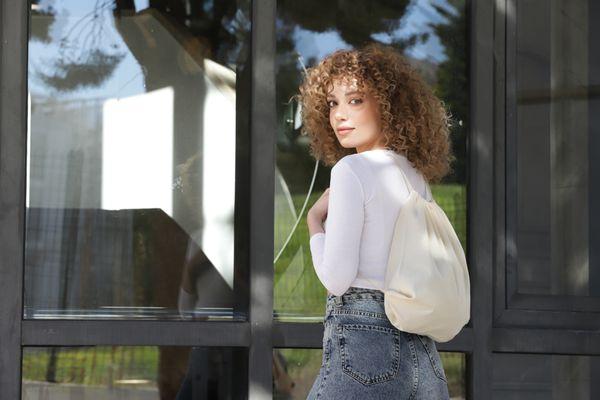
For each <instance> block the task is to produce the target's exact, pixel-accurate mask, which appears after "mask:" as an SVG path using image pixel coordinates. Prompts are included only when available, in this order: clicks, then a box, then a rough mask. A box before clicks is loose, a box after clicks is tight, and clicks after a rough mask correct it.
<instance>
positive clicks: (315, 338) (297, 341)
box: [273, 322, 473, 353]
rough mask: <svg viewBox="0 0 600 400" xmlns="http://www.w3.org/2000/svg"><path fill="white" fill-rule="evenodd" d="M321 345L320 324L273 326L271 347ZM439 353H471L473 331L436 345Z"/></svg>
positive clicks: (289, 323) (309, 346)
mask: <svg viewBox="0 0 600 400" xmlns="http://www.w3.org/2000/svg"><path fill="white" fill-rule="evenodd" d="M322 345H323V324H322V323H292V322H276V323H274V324H273V347H276V348H307V349H316V348H321V346H322ZM436 347H437V349H438V350H439V351H456V352H460V353H471V352H472V349H473V330H472V329H471V328H463V330H462V331H461V332H460V333H459V334H458V335H457V336H456V337H455V338H454V339H452V340H451V341H449V342H446V343H436Z"/></svg>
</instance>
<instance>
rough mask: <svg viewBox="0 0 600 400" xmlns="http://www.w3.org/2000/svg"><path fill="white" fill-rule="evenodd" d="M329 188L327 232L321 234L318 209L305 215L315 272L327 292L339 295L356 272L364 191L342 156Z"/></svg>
mask: <svg viewBox="0 0 600 400" xmlns="http://www.w3.org/2000/svg"><path fill="white" fill-rule="evenodd" d="M329 189H330V190H329V201H328V208H327V232H326V233H324V230H323V228H322V226H321V222H322V220H319V214H318V212H317V215H313V216H309V217H307V223H308V228H309V232H311V236H310V249H311V254H312V260H313V266H314V268H315V272H316V273H317V276H318V277H319V280H320V281H321V283H322V284H323V286H325V288H327V290H328V291H329V292H331V293H332V294H334V295H336V296H341V295H342V294H344V293H345V292H346V290H348V288H349V287H350V285H351V284H352V282H353V281H354V279H355V278H356V274H357V272H358V264H359V250H360V242H361V236H362V229H363V223H364V192H363V188H362V184H361V182H360V180H359V179H358V177H357V176H356V174H355V173H354V172H353V171H352V168H351V167H350V165H349V164H348V162H347V160H344V159H342V160H340V161H339V162H338V163H337V164H336V165H335V166H334V167H333V168H332V169H331V179H330V187H329ZM311 210H312V209H311Z"/></svg>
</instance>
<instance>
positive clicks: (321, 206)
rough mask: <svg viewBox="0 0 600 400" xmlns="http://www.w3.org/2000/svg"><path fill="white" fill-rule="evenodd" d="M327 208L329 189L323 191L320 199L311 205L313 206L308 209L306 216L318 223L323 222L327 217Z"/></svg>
mask: <svg viewBox="0 0 600 400" xmlns="http://www.w3.org/2000/svg"><path fill="white" fill-rule="evenodd" d="M328 207H329V188H327V189H325V191H324V192H323V194H322V195H321V197H319V199H318V200H317V201H315V204H313V206H312V207H311V208H310V210H308V214H307V216H308V217H309V218H310V217H312V218H315V219H317V220H319V222H323V220H324V219H325V217H327V210H328Z"/></svg>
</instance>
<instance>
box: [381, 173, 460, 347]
mask: <svg viewBox="0 0 600 400" xmlns="http://www.w3.org/2000/svg"><path fill="white" fill-rule="evenodd" d="M399 168H400V171H401V173H402V178H403V179H404V182H405V183H406V186H407V187H408V189H409V191H410V195H409V197H408V201H407V202H406V203H405V204H404V205H403V206H402V208H401V209H400V213H399V215H398V218H397V220H396V225H395V229H394V236H393V239H392V245H391V248H390V255H389V258H388V264H387V270H386V276H385V287H384V296H385V313H386V315H387V316H388V318H389V320H390V321H391V322H392V324H393V325H394V326H395V327H396V328H398V329H400V330H402V331H405V332H410V333H416V334H419V335H424V336H429V337H431V338H432V339H433V340H435V341H437V342H447V341H449V340H451V339H452V338H453V337H454V336H456V335H457V334H458V332H460V330H461V329H462V327H463V326H464V325H465V324H466V323H467V322H468V321H469V319H470V306H471V304H470V303H471V299H470V284H469V273H468V269H467V262H466V259H465V253H464V250H463V248H462V246H461V244H460V241H459V240H458V236H457V235H456V232H455V231H454V228H453V226H452V224H451V223H450V221H449V220H448V217H447V216H446V214H445V213H444V211H443V210H442V209H441V208H440V207H439V206H438V204H437V203H436V202H435V200H434V199H433V196H432V195H431V190H430V189H429V187H428V192H429V197H430V198H431V200H430V201H428V200H425V199H424V198H423V197H421V195H420V194H419V193H418V192H416V191H415V190H414V189H413V187H412V185H411V184H410V182H409V180H408V178H407V177H406V175H405V174H404V171H402V167H400V166H399Z"/></svg>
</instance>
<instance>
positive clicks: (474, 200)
mask: <svg viewBox="0 0 600 400" xmlns="http://www.w3.org/2000/svg"><path fill="white" fill-rule="evenodd" d="M498 1H501V0H498ZM469 11H470V13H471V14H470V25H471V30H470V37H469V42H470V45H469V48H470V50H471V58H470V63H469V65H470V82H471V86H470V90H471V95H470V98H471V101H470V104H471V109H470V113H471V116H470V119H471V127H472V129H471V132H470V133H469V135H470V137H469V145H468V154H469V185H470V190H469V198H468V204H469V205H468V208H469V211H470V212H469V220H468V227H469V229H468V232H469V246H468V248H469V249H471V250H470V252H469V253H470V265H471V271H470V272H471V298H472V301H471V310H472V317H471V323H472V326H473V352H472V356H471V357H470V360H469V363H468V368H467V375H468V387H467V398H469V399H489V398H491V397H492V396H491V394H492V390H491V383H492V372H491V371H492V369H491V365H492V321H493V319H492V315H493V298H492V293H493V291H492V290H490V289H491V288H492V287H493V265H494V264H493V261H494V260H493V254H494V252H493V243H494V203H495V202H494V193H495V191H494V160H495V157H494V82H495V81H494V61H495V60H494V17H495V15H496V2H490V1H482V0H473V1H472V2H471V7H470V10H469Z"/></svg>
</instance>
